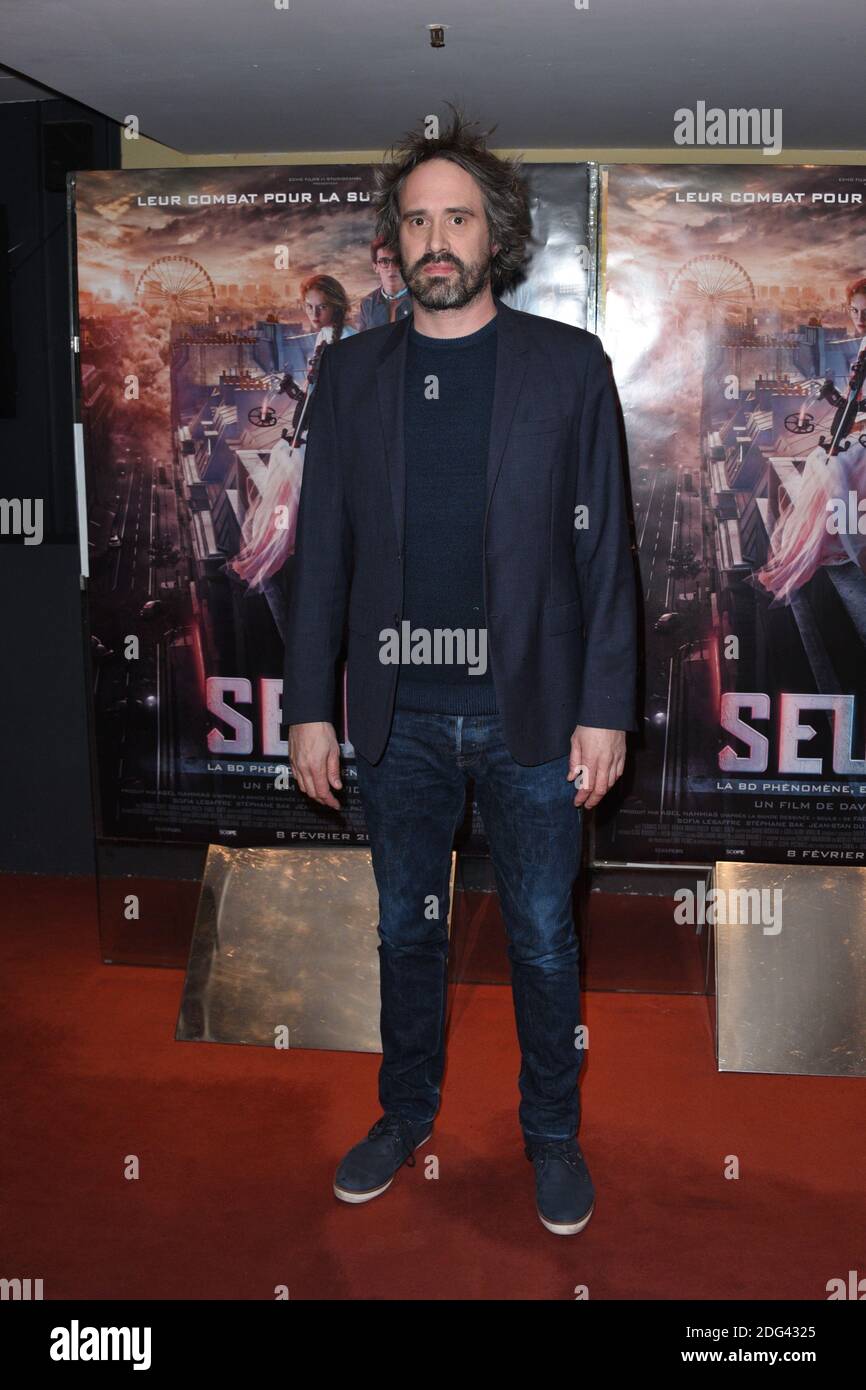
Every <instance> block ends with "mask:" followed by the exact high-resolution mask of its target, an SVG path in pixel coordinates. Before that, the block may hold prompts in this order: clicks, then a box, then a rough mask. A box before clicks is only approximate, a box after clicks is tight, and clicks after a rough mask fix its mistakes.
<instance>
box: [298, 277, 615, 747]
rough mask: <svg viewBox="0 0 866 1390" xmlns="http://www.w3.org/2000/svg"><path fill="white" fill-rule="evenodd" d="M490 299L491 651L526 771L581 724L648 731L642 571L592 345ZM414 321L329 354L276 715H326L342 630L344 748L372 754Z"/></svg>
mask: <svg viewBox="0 0 866 1390" xmlns="http://www.w3.org/2000/svg"><path fill="white" fill-rule="evenodd" d="M495 302H496V307H497V311H498V314H497V334H496V338H497V348H496V387H495V394H494V399H493V414H492V419H491V426H490V449H489V456H488V461H487V502H486V512H485V522H484V541H483V567H484V569H483V572H484V595H485V605H486V623H487V630H488V635H487V653H488V660H489V662H490V665H491V670H492V675H493V683H494V687H495V690H496V698H497V705H498V709H499V713H500V716H501V719H502V728H503V734H504V738H505V742H506V744H507V746H508V749H509V751H510V752H511V755H512V757H513V758H515V759H516V761H517V762H519V763H523V764H527V765H529V764H535V763H542V762H548V761H549V760H550V759H552V758H556V757H560V756H562V755H563V754H565V753H568V751H569V747H570V738H571V734H572V731H573V730H574V727H575V725H577V724H586V725H592V726H595V727H597V728H605V729H636V728H637V727H638V726H637V721H636V718H635V689H636V667H637V632H636V627H637V623H636V592H635V567H634V563H633V560H632V554H631V546H630V541H629V529H628V521H627V514H626V497H625V486H624V478H623V459H622V451H621V448H620V429H619V421H618V415H617V407H616V397H615V394H614V388H613V383H612V380H611V374H610V370H609V367H608V364H607V359H606V358H605V355H604V351H603V349H602V345H601V342H600V340H599V338H598V337H597V336H596V335H595V334H594V333H589V332H587V331H586V330H584V329H582V328H573V327H571V326H570V325H568V324H563V323H558V322H557V321H556V320H554V319H548V318H543V317H541V316H540V315H537V314H527V313H523V312H522V311H520V310H517V309H512V308H510V307H509V306H508V305H506V304H504V303H503V302H502V300H501V299H498V298H497V299H496V300H495ZM411 322H412V319H411V318H407V319H403V320H401V321H399V322H397V323H393V324H385V325H383V326H382V327H380V328H371V329H369V330H368V331H367V332H365V333H359V334H357V335H356V336H354V337H352V338H348V339H344V340H341V341H339V342H337V343H333V344H331V345H330V346H328V347H326V348H325V349H324V350H323V353H322V358H321V365H320V370H319V379H318V385H317V388H316V393H315V396H314V398H313V403H312V408H311V410H312V413H311V419H310V429H309V435H308V439H307V446H306V457H305V461H304V474H303V483H302V487H301V497H300V504H299V510H298V522H297V535H296V544H295V560H294V567H293V572H292V576H291V593H290V597H289V612H288V639H287V643H286V654H285V671H284V683H283V719H284V721H285V723H287V724H302V723H308V722H312V721H318V720H325V721H331V720H333V718H334V710H335V695H336V681H337V671H336V664H337V660H338V657H339V654H340V651H341V648H342V640H343V635H344V623H345V622H346V620H348V633H349V641H348V677H347V683H348V699H347V714H348V731H349V738H350V740H351V742H352V744H353V745H354V747H355V748H356V749H357V750H358V751H359V752H360V753H362V754H363V756H364V757H365V758H367V759H368V760H369V761H370V762H378V760H379V758H380V757H381V755H382V753H383V752H384V749H385V745H386V742H387V739H388V734H389V731H390V727H391V719H392V714H393V707H394V692H395V688H396V683H397V674H398V669H399V668H398V667H397V666H396V665H394V664H388V663H383V662H382V661H380V659H379V652H380V647H381V642H380V637H379V634H380V631H381V630H382V629H383V628H397V629H398V631H399V628H400V622H401V621H402V618H403V536H404V526H403V522H404V514H405V490H406V469H405V459H404V447H403V394H404V376H405V363H406V344H407V339H408V329H409V325H410V323H411ZM583 509H585V510H583ZM576 520H577V522H578V524H577V525H576V524H575V521H576ZM407 616H409V617H411V615H407Z"/></svg>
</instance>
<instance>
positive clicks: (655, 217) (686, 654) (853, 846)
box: [596, 165, 866, 865]
mask: <svg viewBox="0 0 866 1390" xmlns="http://www.w3.org/2000/svg"><path fill="white" fill-rule="evenodd" d="M600 229H601V251H600V298H599V307H600V315H599V327H598V331H599V333H600V335H601V337H602V341H603V342H604V345H605V348H606V350H607V352H608V354H609V356H610V357H611V361H612V365H613V371H614V376H615V379H616V382H617V386H618V390H619V394H620V399H621V403H622V407H623V414H624V422H625V430H626V437H627V444H628V460H629V470H630V481H631V492H632V506H633V516H634V523H635V530H634V540H635V551H636V556H637V566H638V570H639V578H640V592H641V604H642V612H643V620H644V622H643V631H644V642H645V650H644V661H643V663H642V666H643V670H644V672H645V689H644V692H643V699H644V711H643V728H642V733H641V735H640V736H639V738H638V741H637V744H638V746H637V747H636V748H635V750H634V756H633V757H632V758H631V759H630V763H629V766H628V768H627V771H626V775H625V777H624V779H623V782H622V785H621V786H620V788H618V789H617V792H616V794H615V797H612V798H607V799H606V801H605V802H604V803H603V804H602V807H601V808H600V812H599V817H598V823H597V835H596V856H597V858H598V859H601V860H605V859H607V860H610V861H616V862H622V861H625V860H627V861H631V862H635V861H639V862H649V863H660V862H661V863H690V862H695V863H699V864H702V863H708V862H712V861H713V860H715V859H743V860H753V861H769V862H777V863H781V862H795V863H813V864H815V863H825V862H829V863H832V864H834V865H838V864H860V865H862V864H863V863H866V747H864V743H866V401H864V396H866V392H864V389H863V382H864V376H866V170H864V169H863V168H860V167H850V168H849V167H820V166H808V167H794V166H773V167H764V166H758V165H744V166H732V165H713V166H706V165H669V166H649V165H641V166H637V165H619V166H609V167H607V168H603V169H602V171H601V211H600Z"/></svg>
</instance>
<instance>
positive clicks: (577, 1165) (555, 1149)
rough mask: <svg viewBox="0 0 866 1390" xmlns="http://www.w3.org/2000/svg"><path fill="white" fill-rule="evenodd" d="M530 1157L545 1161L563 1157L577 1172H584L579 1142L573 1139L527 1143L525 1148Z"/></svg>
mask: <svg viewBox="0 0 866 1390" xmlns="http://www.w3.org/2000/svg"><path fill="white" fill-rule="evenodd" d="M524 1152H525V1154H526V1157H527V1158H528V1159H536V1158H542V1159H544V1161H545V1162H547V1160H548V1159H551V1158H561V1159H562V1161H563V1162H564V1163H567V1164H568V1166H569V1168H573V1169H574V1171H575V1173H582V1172H583V1164H582V1162H581V1157H580V1154H579V1152H578V1148H577V1143H576V1142H575V1141H574V1140H572V1139H560V1140H550V1141H549V1142H547V1143H539V1144H527V1146H526V1148H525V1150H524Z"/></svg>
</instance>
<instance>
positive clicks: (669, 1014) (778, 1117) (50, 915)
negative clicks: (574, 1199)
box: [0, 878, 866, 1299]
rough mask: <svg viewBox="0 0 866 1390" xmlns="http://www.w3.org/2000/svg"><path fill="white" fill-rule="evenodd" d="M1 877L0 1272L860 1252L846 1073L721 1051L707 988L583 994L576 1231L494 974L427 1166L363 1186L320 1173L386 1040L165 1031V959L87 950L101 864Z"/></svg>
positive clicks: (375, 1274)
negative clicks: (691, 993) (247, 1039)
mask: <svg viewBox="0 0 866 1390" xmlns="http://www.w3.org/2000/svg"><path fill="white" fill-rule="evenodd" d="M0 893H2V895H3V900H4V911H3V924H2V937H0V957H2V971H3V980H4V990H3V995H4V1008H3V1019H2V1033H3V1036H2V1050H0V1068H2V1073H3V1076H2V1086H0V1090H2V1105H3V1125H2V1140H0V1143H2V1147H3V1175H2V1201H3V1207H4V1211H3V1218H2V1227H3V1236H2V1268H0V1275H2V1276H5V1277H8V1278H12V1277H15V1276H18V1277H21V1278H26V1277H31V1278H34V1279H35V1278H41V1279H43V1280H44V1296H45V1298H46V1299H96V1298H117V1299H134V1298H142V1299H150V1298H158V1299H191V1298H220V1299H271V1298H273V1296H274V1293H273V1290H274V1287H275V1286H276V1285H281V1284H286V1285H288V1288H289V1293H290V1297H291V1298H293V1299H391V1298H406V1299H447V1298H460V1299H496V1298H505V1299H572V1298H573V1297H574V1289H575V1286H576V1285H583V1284H585V1285H587V1286H588V1289H589V1295H590V1297H591V1298H592V1299H643V1298H650V1299H678V1298H685V1299H695V1298H697V1299H709V1298H722V1299H744V1298H757V1299H824V1298H826V1291H825V1285H826V1283H827V1280H828V1279H831V1278H833V1277H836V1276H841V1277H847V1273H848V1271H849V1270H850V1269H858V1270H859V1271H860V1274H861V1275H862V1274H864V1273H866V1238H864V1230H866V1184H864V1181H863V1171H864V1168H863V1154H864V1150H866V1120H864V1113H866V1105H864V1083H863V1082H862V1081H858V1080H849V1079H846V1080H835V1079H830V1078H812V1077H791V1078H786V1077H773V1076H740V1075H719V1074H718V1073H717V1072H716V1070H715V1061H714V1057H713V1044H712V1036H711V1032H710V1027H709V1021H708V1013H707V1005H706V1001H705V1000H704V999H702V998H700V997H675V996H661V995H637V994H599V993H590V994H588V995H586V996H585V1019H586V1022H587V1023H588V1024H589V1029H590V1048H589V1055H588V1059H587V1062H586V1065H585V1067H584V1071H583V1085H582V1096H583V1109H584V1119H583V1123H582V1126H581V1130H580V1136H579V1137H580V1141H581V1144H582V1147H583V1150H584V1153H585V1155H586V1158H587V1161H588V1163H589V1167H590V1170H591V1172H592V1175H593V1179H594V1181H595V1185H596V1188H597V1192H598V1200H597V1203H596V1210H595V1213H594V1215H593V1217H592V1220H591V1221H590V1223H589V1226H588V1227H587V1228H586V1230H585V1231H584V1232H583V1233H582V1234H580V1235H578V1236H575V1237H572V1238H563V1237H556V1236H553V1235H551V1234H549V1233H548V1232H547V1231H545V1230H544V1228H543V1227H542V1226H541V1224H540V1222H539V1221H538V1218H537V1216H536V1214H535V1207H534V1201H533V1187H532V1168H531V1165H530V1164H529V1163H528V1162H527V1160H526V1159H525V1158H524V1156H523V1152H522V1148H521V1142H520V1134H519V1130H518V1127H517V1098H518V1093H517V1083H516V1077H517V1070H518V1065H519V1056H518V1049H517V1042H516V1037H515V1032H514V1023H513V1015H512V1012H511V996H510V991H509V990H508V989H507V988H503V987H501V986H495V985H477V986H470V985H464V986H459V987H458V988H457V992H456V996H455V1000H454V1007H453V1013H452V1031H451V1036H450V1041H449V1063H448V1070H447V1073H446V1079H445V1092H444V1102H443V1107H442V1110H441V1112H440V1116H439V1119H438V1121H437V1126H436V1129H435V1130H434V1134H433V1138H432V1139H431V1140H430V1142H429V1143H428V1145H426V1147H425V1149H424V1150H420V1151H419V1155H418V1158H419V1162H418V1165H417V1167H415V1168H414V1169H408V1168H403V1169H402V1170H401V1171H400V1173H399V1174H398V1176H397V1179H396V1180H395V1183H394V1186H393V1188H392V1189H391V1190H390V1191H389V1192H388V1193H387V1194H386V1195H385V1196H384V1197H382V1198H381V1199H379V1200H377V1201H375V1202H372V1203H370V1204H369V1205H368V1206H363V1207H357V1208H355V1207H349V1206H345V1205H343V1204H342V1203H339V1202H337V1201H336V1199H335V1198H334V1197H333V1196H332V1193H331V1186H330V1185H331V1179H332V1175H333V1170H334V1167H335V1166H336V1163H337V1161H338V1159H339V1158H340V1156H341V1155H342V1153H343V1151H344V1150H345V1149H346V1148H347V1147H348V1146H349V1145H350V1144H352V1143H354V1142H355V1141H356V1140H357V1139H359V1138H361V1137H362V1135H363V1133H364V1132H365V1131H366V1129H367V1128H368V1127H369V1125H370V1124H371V1123H372V1122H373V1120H374V1119H376V1118H377V1116H378V1114H379V1110H378V1106H377V1101H376V1072H377V1068H378V1063H379V1058H378V1056H373V1055H370V1056H366V1055H358V1054H350V1053H330V1052H300V1051H298V1052H291V1051H290V1052H275V1051H271V1050H270V1049H266V1048H256V1047H225V1046H215V1045H200V1044H190V1043H176V1042H175V1041H174V1036H173V1035H174V1028H175V1020H176V1016H177V1009H178V1002H179V998H180V991H181V983H182V975H181V973H180V972H179V971H174V970H155V969H146V968H133V967H127V966H104V965H102V964H101V962H100V960H99V955H98V950H97V942H96V927H95V906H94V899H93V887H92V884H90V883H87V882H85V881H83V880H77V879H68V880H54V881H53V882H52V881H48V880H45V879H38V878H21V879H6V880H3V881H2V886H0ZM425 1153H427V1154H434V1155H435V1156H436V1158H437V1159H438V1164H439V1177H438V1180H432V1179H428V1178H425V1176H424V1172H425V1164H424V1161H423V1160H422V1155H424V1154H425ZM732 1154H733V1155H736V1156H737V1158H738V1159H739V1164H740V1177H739V1179H738V1180H736V1181H731V1180H726V1179H725V1177H724V1171H725V1164H726V1158H727V1156H728V1155H732ZM127 1155H136V1156H137V1157H138V1159H139V1161H140V1178H139V1179H138V1180H137V1181H128V1180H127V1179H126V1178H125V1177H124V1163H125V1161H126V1159H127Z"/></svg>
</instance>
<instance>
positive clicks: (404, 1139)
mask: <svg viewBox="0 0 866 1390" xmlns="http://www.w3.org/2000/svg"><path fill="white" fill-rule="evenodd" d="M414 1131H415V1126H414V1125H413V1123H412V1121H411V1120H407V1119H405V1118H404V1117H403V1116H402V1115H383V1116H382V1118H381V1120H377V1121H376V1123H375V1124H374V1125H373V1128H372V1129H371V1130H370V1132H369V1134H368V1135H367V1138H368V1139H381V1138H385V1137H386V1138H389V1139H393V1140H394V1142H395V1144H399V1145H402V1146H403V1147H404V1148H405V1149H407V1150H408V1155H407V1158H406V1166H407V1167H408V1168H414V1167H415V1132H414Z"/></svg>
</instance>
